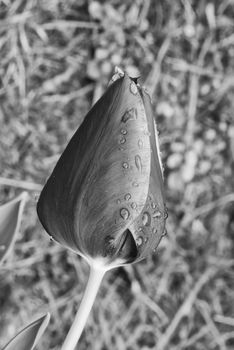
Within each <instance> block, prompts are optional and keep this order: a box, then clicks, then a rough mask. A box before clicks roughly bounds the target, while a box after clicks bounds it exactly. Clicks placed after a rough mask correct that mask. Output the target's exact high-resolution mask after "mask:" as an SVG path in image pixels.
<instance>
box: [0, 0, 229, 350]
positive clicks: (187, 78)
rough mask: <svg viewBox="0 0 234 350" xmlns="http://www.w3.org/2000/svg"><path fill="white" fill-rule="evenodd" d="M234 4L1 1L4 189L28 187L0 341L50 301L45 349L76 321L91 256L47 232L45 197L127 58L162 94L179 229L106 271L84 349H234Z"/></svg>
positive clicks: (5, 284)
mask: <svg viewBox="0 0 234 350" xmlns="http://www.w3.org/2000/svg"><path fill="white" fill-rule="evenodd" d="M233 16H234V2H233V1H232V0H223V1H221V2H220V1H212V2H206V1H202V0H198V1H188V0H181V1H179V0H175V1H169V0H164V1H162V0H159V1H153V0H146V1H143V0H139V1H137V2H132V1H125V2H121V1H119V0H111V1H102V2H97V1H89V2H85V1H83V0H76V1H73V0H68V1H66V2H62V1H59V0H51V1H50V2H47V1H44V0H43V1H35V0H14V1H10V0H4V1H3V0H2V1H0V57H1V59H0V125H1V129H0V165H1V168H0V171H1V173H0V176H1V178H0V202H5V201H7V200H8V199H11V198H13V197H14V196H16V195H17V194H19V193H20V192H21V190H22V189H23V188H26V189H27V190H28V191H29V192H30V200H29V202H28V204H27V206H26V211H25V215H24V219H23V223H22V228H21V232H20V235H19V236H18V239H17V242H16V245H15V249H14V252H13V253H12V254H11V256H10V257H9V258H8V260H7V261H6V262H5V264H4V265H3V266H2V268H1V278H0V347H2V346H3V345H4V344H5V343H6V342H7V340H9V339H10V338H11V337H12V336H13V335H14V334H15V333H16V332H17V331H18V330H19V329H20V328H22V327H23V326H24V325H26V324H27V323H29V322H31V321H33V320H34V319H35V318H36V317H37V316H38V317H39V316H40V315H41V314H43V313H44V312H46V311H50V312H51V314H52V318H51V322H50V324H49V327H48V329H47V331H46V333H45V334H44V336H43V339H42V341H41V342H40V344H39V345H38V347H37V349H38V350H42V349H50V350H57V349H59V348H60V346H61V343H62V341H63V340H64V338H65V334H66V332H67V331H68V329H69V327H70V324H71V321H72V319H73V316H74V315H75V311H76V309H77V307H78V305H79V302H80V299H81V296H82V293H83V290H84V288H85V284H86V281H87V274H88V266H87V265H86V263H85V262H84V261H83V260H82V259H80V258H79V257H76V256H74V255H73V254H72V253H69V252H68V251H66V250H64V249H63V248H62V247H60V246H58V245H56V244H55V243H53V242H50V240H49V237H48V236H47V234H46V233H45V232H44V231H43V229H42V227H41V226H40V224H39V222H38V220H37V217H36V212H35V205H36V198H37V196H38V193H39V191H40V188H41V185H43V184H44V183H45V181H46V178H47V176H48V175H49V174H50V172H51V170H52V169H53V166H54V165H55V163H56V161H57V159H58V157H59V155H60V154H61V152H62V151H63V149H64V147H65V145H66V143H67V142H68V140H69V138H70V137H71V135H72V134H73V133H74V131H75V130H76V128H77V127H78V126H79V125H80V123H81V121H82V118H83V117H84V115H85V114H86V112H87V111H88V110H89V108H90V106H91V105H92V104H93V102H94V101H96V99H97V98H98V97H99V96H100V95H101V94H102V92H103V91H104V89H105V87H106V85H107V83H108V80H109V79H110V77H111V75H112V73H113V70H114V66H115V65H119V66H121V68H122V69H126V70H127V71H128V72H129V74H134V75H137V74H138V73H139V72H140V74H141V77H142V81H144V82H145V85H146V86H147V88H148V90H149V91H150V92H151V94H152V97H153V101H154V107H155V112H156V120H157V124H158V128H159V131H160V136H161V151H162V158H163V163H164V166H165V187H166V192H167V206H168V208H169V218H168V224H167V230H168V235H167V237H165V238H164V239H163V241H162V242H161V243H160V246H159V247H158V249H157V251H156V253H155V254H153V255H151V256H149V257H148V259H147V260H145V261H143V262H141V263H139V264H137V265H134V266H129V267H127V268H119V269H117V270H113V271H110V272H109V273H108V274H107V275H106V277H105V279H104V282H103V284H102V287H101V290H100V292H99V294H98V298H97V301H96V303H95V306H94V308H93V311H92V313H91V315H90V318H89V321H88V324H87V326H86V329H85V332H84V334H83V336H82V338H81V341H80V344H79V349H80V350H82V349H93V350H105V349H108V350H109V349H118V350H119V349H121V350H122V349H126V350H131V349H134V350H135V349H141V350H146V349H147V350H148V349H156V350H164V349H165V350H166V349H170V350H181V349H186V350H200V349H209V350H216V349H217V350H218V349H219V350H229V349H233V346H234V294H233V290H234V270H233V269H234V259H233V253H234V215H233V199H234V198H233V197H234V192H233V188H234V180H233V170H234V141H233V140H234V124H233V110H234V99H233V94H234V78H233V70H234V22H233Z"/></svg>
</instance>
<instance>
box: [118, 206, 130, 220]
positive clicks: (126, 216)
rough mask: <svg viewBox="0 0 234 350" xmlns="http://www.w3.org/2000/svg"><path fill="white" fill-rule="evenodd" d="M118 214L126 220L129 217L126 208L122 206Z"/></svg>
mask: <svg viewBox="0 0 234 350" xmlns="http://www.w3.org/2000/svg"><path fill="white" fill-rule="evenodd" d="M120 216H121V218H123V219H124V220H127V219H128V218H129V211H128V210H127V209H126V208H122V209H121V210H120Z"/></svg>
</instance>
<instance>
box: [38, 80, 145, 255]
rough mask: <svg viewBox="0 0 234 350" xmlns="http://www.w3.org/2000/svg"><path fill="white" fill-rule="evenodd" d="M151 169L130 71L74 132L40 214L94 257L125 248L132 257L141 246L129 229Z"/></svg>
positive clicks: (62, 238)
mask: <svg viewBox="0 0 234 350" xmlns="http://www.w3.org/2000/svg"><path fill="white" fill-rule="evenodd" d="M150 169H151V146H150V137H149V130H148V121H147V117H146V113H145V108H144V104H143V101H142V97H141V95H140V92H139V90H138V88H137V85H136V84H135V83H134V82H133V81H132V80H131V79H130V78H129V77H128V76H127V75H126V74H125V75H124V77H122V78H119V79H118V80H116V81H115V82H113V84H112V85H111V86H110V87H109V88H108V89H107V91H106V93H105V94H104V95H103V96H102V97H101V99H100V100H99V101H98V102H97V103H96V104H95V105H94V106H93V108H92V109H91V110H90V112H89V113H88V114H87V116H86V117H85V119H84V121H83V123H82V124H81V126H80V128H79V129H78V130H77V131H76V133H75V134H74V136H73V137H72V139H71V141H70V142H69V144H68V146H67V148H66V149H65V151H64V152H63V154H62V156H61V157H60V159H59V161H58V163H57V165H56V167H55V169H54V171H53V173H52V175H51V177H50V178H49V180H48V181H47V183H46V185H45V187H44V189H43V191H42V193H41V196H40V198H39V202H38V207H37V210H38V216H39V218H40V220H41V222H42V224H43V226H44V228H45V229H46V230H47V232H48V233H49V234H50V235H51V236H52V237H53V238H54V239H55V240H57V241H58V242H60V243H61V244H63V245H66V246H67V247H69V248H71V249H72V250H75V251H76V252H78V253H80V254H82V255H85V256H86V257H87V256H88V257H89V258H91V259H93V258H95V257H100V256H101V257H104V258H107V260H108V261H112V260H113V259H117V255H118V252H119V255H118V257H121V259H122V260H123V261H125V260H129V259H130V260H131V259H133V256H135V255H136V247H135V246H134V242H133V240H132V237H131V232H130V231H127V234H126V230H127V228H128V227H129V225H130V224H131V223H132V222H133V221H134V220H135V219H136V218H137V216H138V215H139V210H140V211H142V209H143V207H144V205H145V202H146V199H147V195H148V189H149V178H150ZM136 209H137V210H136ZM122 236H123V237H122ZM121 242H122V243H123V242H125V244H124V245H121V244H122V243H121ZM113 247H115V250H114V249H113ZM120 247H122V249H121V248H120ZM116 254H117V255H116ZM124 254H126V255H127V256H124Z"/></svg>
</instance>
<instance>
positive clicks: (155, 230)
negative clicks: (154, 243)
mask: <svg viewBox="0 0 234 350" xmlns="http://www.w3.org/2000/svg"><path fill="white" fill-rule="evenodd" d="M156 233H157V229H156V227H153V234H154V235H155V234H156Z"/></svg>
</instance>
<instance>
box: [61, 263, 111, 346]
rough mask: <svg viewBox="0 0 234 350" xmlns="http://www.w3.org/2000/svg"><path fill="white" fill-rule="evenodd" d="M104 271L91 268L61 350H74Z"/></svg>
mask: <svg viewBox="0 0 234 350" xmlns="http://www.w3.org/2000/svg"><path fill="white" fill-rule="evenodd" d="M105 272H106V270H104V269H100V268H96V267H93V266H91V267H90V272H89V279H88V283H87V286H86V289H85V292H84V295H83V298H82V301H81V304H80V307H79V309H78V311H77V314H76V316H75V319H74V321H73V324H72V326H71V328H70V330H69V332H68V334H67V336H66V339H65V341H64V343H63V345H62V348H61V350H74V349H75V347H76V344H77V343H78V341H79V339H80V336H81V334H82V331H83V329H84V326H85V324H86V321H87V318H88V316H89V313H90V310H91V309H92V306H93V303H94V301H95V298H96V295H97V292H98V290H99V287H100V284H101V281H102V279H103V276H104V274H105Z"/></svg>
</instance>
